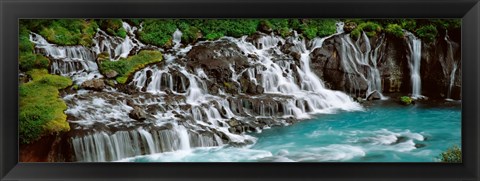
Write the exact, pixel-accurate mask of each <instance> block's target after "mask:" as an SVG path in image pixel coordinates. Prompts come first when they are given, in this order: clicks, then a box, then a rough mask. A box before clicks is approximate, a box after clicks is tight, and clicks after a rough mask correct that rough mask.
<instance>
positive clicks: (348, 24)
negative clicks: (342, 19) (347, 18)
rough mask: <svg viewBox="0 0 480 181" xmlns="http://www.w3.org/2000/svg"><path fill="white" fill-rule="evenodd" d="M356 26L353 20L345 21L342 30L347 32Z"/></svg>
mask: <svg viewBox="0 0 480 181" xmlns="http://www.w3.org/2000/svg"><path fill="white" fill-rule="evenodd" d="M356 27H357V23H355V22H346V23H345V25H344V26H343V31H345V32H347V33H349V32H351V31H352V30H354V29H355V28H356Z"/></svg>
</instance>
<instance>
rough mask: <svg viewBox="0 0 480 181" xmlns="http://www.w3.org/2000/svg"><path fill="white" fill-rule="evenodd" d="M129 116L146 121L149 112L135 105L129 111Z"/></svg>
mask: <svg viewBox="0 0 480 181" xmlns="http://www.w3.org/2000/svg"><path fill="white" fill-rule="evenodd" d="M128 117H130V118H132V119H135V120H138V121H144V120H146V119H147V114H146V113H145V112H144V111H143V110H142V108H140V107H138V106H135V107H133V110H132V111H130V113H128Z"/></svg>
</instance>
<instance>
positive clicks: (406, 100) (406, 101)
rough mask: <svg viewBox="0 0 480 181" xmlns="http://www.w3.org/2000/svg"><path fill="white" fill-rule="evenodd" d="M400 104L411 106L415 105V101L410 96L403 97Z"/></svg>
mask: <svg viewBox="0 0 480 181" xmlns="http://www.w3.org/2000/svg"><path fill="white" fill-rule="evenodd" d="M400 102H402V103H403V104H405V105H410V104H412V103H413V99H412V98H411V97H408V96H402V97H400Z"/></svg>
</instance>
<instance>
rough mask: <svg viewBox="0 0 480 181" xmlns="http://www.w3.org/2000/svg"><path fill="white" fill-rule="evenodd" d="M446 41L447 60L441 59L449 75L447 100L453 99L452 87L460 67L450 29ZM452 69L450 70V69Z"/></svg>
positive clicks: (445, 71) (446, 74)
mask: <svg viewBox="0 0 480 181" xmlns="http://www.w3.org/2000/svg"><path fill="white" fill-rule="evenodd" d="M445 41H446V42H447V45H448V47H447V55H446V57H445V59H446V61H445V62H443V61H440V63H441V64H442V68H443V73H444V75H445V76H448V77H449V79H448V80H449V84H448V91H447V100H451V97H452V88H453V85H454V84H455V73H456V72H457V68H458V61H456V60H455V55H454V53H453V49H454V42H452V41H451V40H450V37H448V31H446V32H445ZM449 70H450V71H449Z"/></svg>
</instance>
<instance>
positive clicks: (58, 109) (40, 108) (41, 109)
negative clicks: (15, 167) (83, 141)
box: [19, 69, 72, 144]
mask: <svg viewBox="0 0 480 181" xmlns="http://www.w3.org/2000/svg"><path fill="white" fill-rule="evenodd" d="M27 74H28V75H29V76H30V77H32V79H33V80H32V81H30V82H27V83H23V84H20V86H19V96H20V98H19V106H20V108H19V137H20V142H21V143H23V144H28V143H31V142H33V141H36V140H38V139H39V138H40V137H41V136H43V135H45V134H51V133H59V132H63V131H69V130H70V126H69V124H68V122H67V121H66V118H67V116H66V115H65V114H64V111H65V110H66V109H67V105H66V104H65V103H64V102H63V100H62V99H60V98H59V96H58V90H59V89H64V88H66V87H68V86H70V85H72V81H71V80H70V79H69V78H67V77H62V76H58V75H51V74H48V71H47V70H45V69H41V70H40V69H34V70H31V71H29V72H27Z"/></svg>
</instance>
